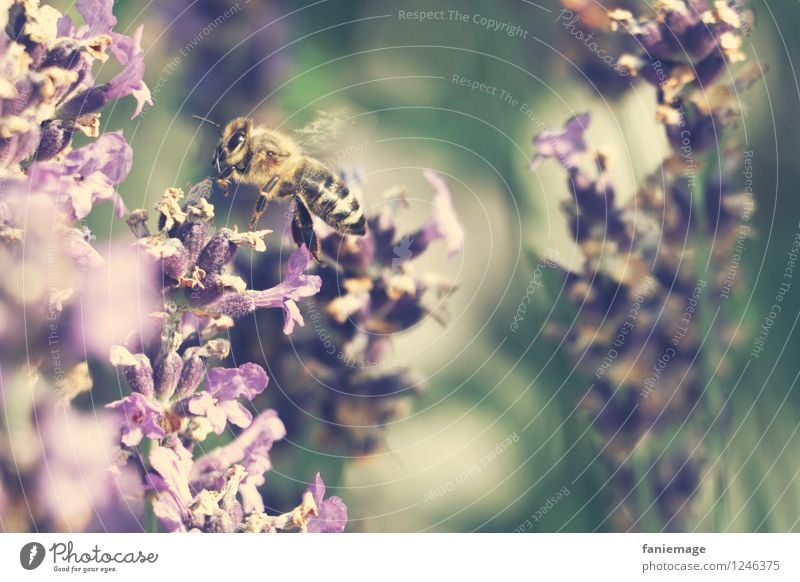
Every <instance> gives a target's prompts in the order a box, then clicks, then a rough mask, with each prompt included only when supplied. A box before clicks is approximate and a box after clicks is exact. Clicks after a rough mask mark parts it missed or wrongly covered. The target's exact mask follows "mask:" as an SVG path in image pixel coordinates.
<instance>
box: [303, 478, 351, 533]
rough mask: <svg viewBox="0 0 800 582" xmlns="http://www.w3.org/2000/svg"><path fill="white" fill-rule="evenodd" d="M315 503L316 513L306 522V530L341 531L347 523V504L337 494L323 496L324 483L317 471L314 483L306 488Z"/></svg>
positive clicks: (320, 531)
mask: <svg viewBox="0 0 800 582" xmlns="http://www.w3.org/2000/svg"><path fill="white" fill-rule="evenodd" d="M308 491H309V492H310V493H311V495H312V497H313V498H314V502H315V503H316V504H317V515H316V517H312V518H311V519H310V520H309V522H308V531H309V532H311V533H341V532H342V531H344V528H345V526H346V525H347V506H346V505H345V504H344V502H343V501H342V499H341V498H340V497H337V496H333V497H329V498H328V499H325V500H323V498H324V497H325V483H324V482H323V481H322V477H321V476H320V474H319V473H317V475H316V476H315V477H314V483H312V484H311V486H310V487H309V488H308Z"/></svg>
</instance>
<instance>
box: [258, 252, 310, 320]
mask: <svg viewBox="0 0 800 582" xmlns="http://www.w3.org/2000/svg"><path fill="white" fill-rule="evenodd" d="M310 260H311V253H309V252H308V249H307V248H306V247H305V246H302V247H300V248H299V249H297V250H296V251H295V252H294V253H292V256H291V257H289V264H288V268H287V271H286V278H285V279H284V280H283V282H282V283H280V284H279V285H276V286H275V287H272V288H271V289H265V290H264V291H251V292H250V293H251V295H252V297H253V302H254V305H255V306H256V307H257V308H259V307H260V308H265V307H280V308H282V309H283V311H284V316H285V321H286V323H285V324H284V328H283V333H285V334H290V333H292V331H293V330H294V324H295V323H298V324H299V325H304V322H303V317H302V315H300V310H299V309H298V308H297V304H296V301H297V300H299V299H302V298H304V297H311V296H313V295H316V294H317V293H318V292H319V290H320V288H321V287H322V279H320V277H318V276H317V275H306V274H304V271H305V270H306V268H307V267H308V263H309V261H310Z"/></svg>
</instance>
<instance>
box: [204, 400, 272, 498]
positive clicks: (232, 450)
mask: <svg viewBox="0 0 800 582" xmlns="http://www.w3.org/2000/svg"><path fill="white" fill-rule="evenodd" d="M285 436H286V428H285V427H284V425H283V422H281V420H280V418H278V414H277V413H276V412H275V411H274V410H265V411H263V412H262V413H261V414H259V415H258V416H257V417H256V418H255V419H253V422H252V424H250V426H249V427H247V428H246V429H245V430H243V431H242V432H241V434H240V435H239V436H238V437H237V438H236V439H235V440H234V441H232V442H231V443H229V444H227V445H225V446H222V447H219V448H217V449H215V450H213V451H211V452H210V453H208V454H206V455H204V456H203V457H201V458H200V459H198V460H197V462H196V463H195V464H194V466H193V467H192V473H191V476H192V479H193V480H194V481H201V480H208V478H209V476H213V475H220V474H222V472H223V471H224V470H225V469H226V468H227V467H230V466H231V465H234V464H237V463H238V464H240V465H242V466H243V467H244V469H245V471H246V472H247V476H246V477H245V478H244V479H243V480H242V482H241V483H240V485H239V493H240V494H241V497H242V506H243V508H244V510H245V512H247V513H251V512H263V511H264V502H263V500H262V499H261V495H260V494H259V492H258V487H260V486H262V485H263V484H264V482H265V479H264V474H265V473H266V472H267V471H269V470H270V469H271V468H272V462H271V461H270V458H269V451H270V450H271V449H272V445H273V443H275V442H276V441H279V440H281V439H283V437H285ZM212 478H213V477H212Z"/></svg>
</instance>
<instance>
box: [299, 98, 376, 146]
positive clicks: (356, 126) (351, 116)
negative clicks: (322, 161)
mask: <svg viewBox="0 0 800 582" xmlns="http://www.w3.org/2000/svg"><path fill="white" fill-rule="evenodd" d="M368 119H369V118H367V117H365V116H364V115H362V114H360V113H358V112H357V111H355V110H353V109H344V108H339V109H335V110H332V111H320V112H318V113H317V115H316V117H315V118H314V120H313V121H311V122H310V123H308V124H306V125H305V126H304V127H302V128H300V129H298V130H295V132H294V134H295V139H296V140H297V142H298V144H299V145H300V147H302V148H303V150H304V151H306V152H308V153H309V154H311V155H313V156H315V157H321V158H325V157H327V155H330V154H332V153H335V152H337V151H339V150H345V149H346V148H347V146H348V145H352V144H353V143H357V142H358V143H360V142H363V141H365V140H366V135H367V133H368V131H367V130H368V126H369V125H371V122H370V121H368Z"/></svg>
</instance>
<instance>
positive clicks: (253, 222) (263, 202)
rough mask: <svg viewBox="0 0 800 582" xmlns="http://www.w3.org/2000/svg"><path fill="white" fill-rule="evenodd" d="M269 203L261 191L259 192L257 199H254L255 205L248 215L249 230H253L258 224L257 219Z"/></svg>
mask: <svg viewBox="0 0 800 582" xmlns="http://www.w3.org/2000/svg"><path fill="white" fill-rule="evenodd" d="M268 204H269V200H268V199H267V197H266V196H264V194H263V193H260V194H259V196H258V200H257V201H256V207H255V208H253V215H252V216H251V217H250V230H255V229H256V226H258V221H259V220H260V219H261V215H262V214H264V211H265V210H266V209H267V205H268Z"/></svg>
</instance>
